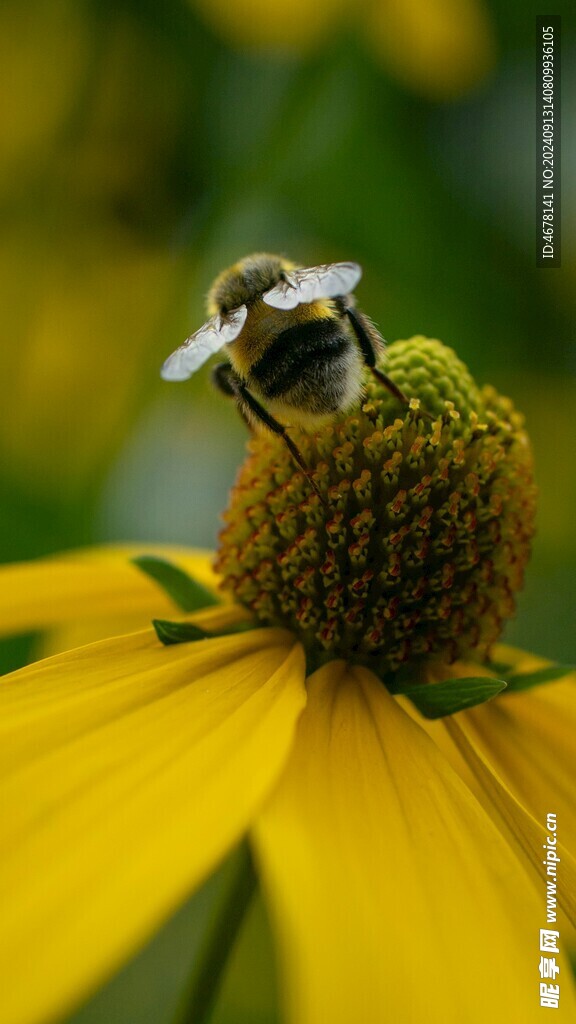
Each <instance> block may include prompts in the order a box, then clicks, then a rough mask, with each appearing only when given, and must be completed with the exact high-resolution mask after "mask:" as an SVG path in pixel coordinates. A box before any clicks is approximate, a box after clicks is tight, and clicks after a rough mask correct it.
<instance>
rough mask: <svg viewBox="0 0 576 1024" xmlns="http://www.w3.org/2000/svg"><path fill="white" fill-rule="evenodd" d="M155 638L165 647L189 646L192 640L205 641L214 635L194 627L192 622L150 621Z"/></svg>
mask: <svg viewBox="0 0 576 1024" xmlns="http://www.w3.org/2000/svg"><path fill="white" fill-rule="evenodd" d="M152 625H153V626H154V629H155V630H156V636H157V637H158V639H159V640H160V642H161V643H163V644H164V646H165V647H169V646H170V644H189V643H191V642H192V641H193V640H206V638H207V637H211V636H213V635H214V634H212V633H207V632H206V630H205V629H201V628H200V626H196V625H195V624H194V623H193V622H169V621H168V619H152Z"/></svg>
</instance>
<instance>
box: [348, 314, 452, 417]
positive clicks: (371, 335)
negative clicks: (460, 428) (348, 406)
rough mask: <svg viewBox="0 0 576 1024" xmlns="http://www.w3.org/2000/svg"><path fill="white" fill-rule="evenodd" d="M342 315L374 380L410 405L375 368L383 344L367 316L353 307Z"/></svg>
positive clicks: (404, 396)
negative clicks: (346, 318)
mask: <svg viewBox="0 0 576 1024" xmlns="http://www.w3.org/2000/svg"><path fill="white" fill-rule="evenodd" d="M344 313H345V314H346V316H347V317H348V319H349V321H350V323H351V325H352V329H353V331H354V334H355V335H356V338H357V341H358V344H359V345H360V349H361V352H362V355H363V356H364V362H365V363H366V366H368V367H369V368H370V370H371V371H372V375H373V376H374V377H375V378H376V380H379V381H380V383H381V384H383V385H384V387H385V388H386V389H387V390H388V391H389V392H390V394H391V395H394V397H395V398H397V399H398V401H400V402H402V404H403V405H410V399H409V398H408V396H407V395H405V394H404V392H403V391H401V390H400V388H399V387H398V386H397V385H396V384H395V383H394V381H393V380H390V377H388V376H387V374H385V373H383V372H382V370H379V369H378V367H377V366H376V356H377V355H378V352H379V351H382V350H383V348H384V342H383V341H382V338H381V337H380V335H379V333H378V331H377V330H376V328H375V327H374V324H372V323H371V322H370V320H369V319H368V317H367V316H364V314H363V313H360V312H359V310H357V309H354V307H353V306H346V308H345V309H344ZM421 413H422V415H423V416H426V417H427V418H428V419H430V420H431V419H433V418H434V417H433V416H431V415H430V413H429V412H426V410H425V409H421Z"/></svg>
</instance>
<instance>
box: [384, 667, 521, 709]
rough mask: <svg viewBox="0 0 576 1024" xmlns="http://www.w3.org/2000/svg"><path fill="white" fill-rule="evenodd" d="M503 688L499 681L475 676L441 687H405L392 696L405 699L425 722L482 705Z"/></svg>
mask: <svg viewBox="0 0 576 1024" xmlns="http://www.w3.org/2000/svg"><path fill="white" fill-rule="evenodd" d="M506 685H507V684H506V683H505V682H504V680H503V679H491V678H490V677H489V676H478V678H475V677H469V678H466V679H446V680H445V681H444V682H442V683H431V684H430V685H424V686H406V687H404V688H403V689H402V690H395V691H394V692H395V693H402V694H403V695H404V696H405V697H408V698H409V700H411V701H412V703H413V704H414V705H415V706H416V707H417V708H418V710H419V711H420V712H421V714H423V715H424V717H425V718H444V717H445V716H446V715H455V714H456V712H457V711H465V710H466V709H467V708H473V707H475V706H476V705H477V704H484V703H485V701H487V700H491V699H492V697H496V696H497V695H498V694H499V693H502V690H505V689H506Z"/></svg>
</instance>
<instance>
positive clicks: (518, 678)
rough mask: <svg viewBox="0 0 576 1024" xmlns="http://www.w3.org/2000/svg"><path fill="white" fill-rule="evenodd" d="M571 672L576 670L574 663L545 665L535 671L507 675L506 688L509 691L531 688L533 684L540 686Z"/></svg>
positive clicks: (515, 691)
mask: <svg viewBox="0 0 576 1024" xmlns="http://www.w3.org/2000/svg"><path fill="white" fill-rule="evenodd" d="M571 672H576V665H547V666H546V667H545V668H538V669H536V671H535V672H524V673H522V672H519V673H518V674H517V675H514V674H512V675H509V676H508V690H509V691H510V693H518V692H519V691H521V690H531V689H532V687H533V686H540V685H541V684H542V683H554V682H556V680H557V679H562V677H563V676H567V675H569V674H570V673H571Z"/></svg>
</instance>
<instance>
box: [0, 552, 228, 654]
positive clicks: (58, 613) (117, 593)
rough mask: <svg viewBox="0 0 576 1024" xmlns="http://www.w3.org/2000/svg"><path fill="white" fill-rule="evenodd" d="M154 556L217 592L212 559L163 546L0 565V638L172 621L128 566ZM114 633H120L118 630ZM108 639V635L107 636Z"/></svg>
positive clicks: (170, 606)
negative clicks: (73, 625) (81, 626)
mask: <svg viewBox="0 0 576 1024" xmlns="http://www.w3.org/2000/svg"><path fill="white" fill-rule="evenodd" d="M144 554H154V555H158V556H160V557H162V558H167V559H169V560H171V561H174V563H175V564H176V565H179V566H180V567H181V568H182V569H185V570H186V571H187V572H189V573H190V575H191V576H193V577H194V578H195V579H196V580H197V581H198V582H199V583H202V584H204V586H207V587H209V588H210V589H212V590H214V591H216V590H217V586H218V577H217V576H216V574H215V573H214V572H213V570H212V568H211V560H212V555H211V553H209V552H207V551H193V550H186V549H185V548H184V549H183V548H172V547H168V546H163V545H155V546H150V545H145V544H143V545H131V546H124V547H103V548H91V549H86V550H80V551H72V552H70V553H68V554H65V555H57V556H54V557H50V558H41V559H37V560H35V561H31V562H18V563H15V564H12V565H3V566H0V635H6V634H9V633H18V632H24V631H26V630H34V629H46V628H49V627H52V626H56V625H59V624H60V623H67V622H78V621H79V620H82V619H88V618H92V619H96V618H99V617H101V618H102V619H105V620H106V621H107V622H108V621H110V620H111V619H113V618H115V617H116V618H118V619H119V620H120V621H122V618H123V617H127V616H128V617H130V618H131V620H133V619H134V616H136V615H140V624H141V625H142V626H144V625H146V624H147V623H148V621H149V620H150V618H151V617H152V616H155V617H162V616H166V615H171V616H174V613H175V605H174V603H173V602H172V601H170V599H169V598H168V597H166V595H165V594H164V592H163V591H162V589H161V588H160V587H159V586H158V585H157V584H155V583H153V582H152V580H150V579H149V578H148V577H147V576H146V575H145V574H144V573H143V572H141V571H140V570H139V569H137V568H136V567H135V566H134V565H132V564H131V563H130V559H131V558H133V557H134V556H136V555H144ZM114 632H122V627H121V626H120V627H119V628H118V627H117V628H116V630H114ZM108 635H110V634H108Z"/></svg>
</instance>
